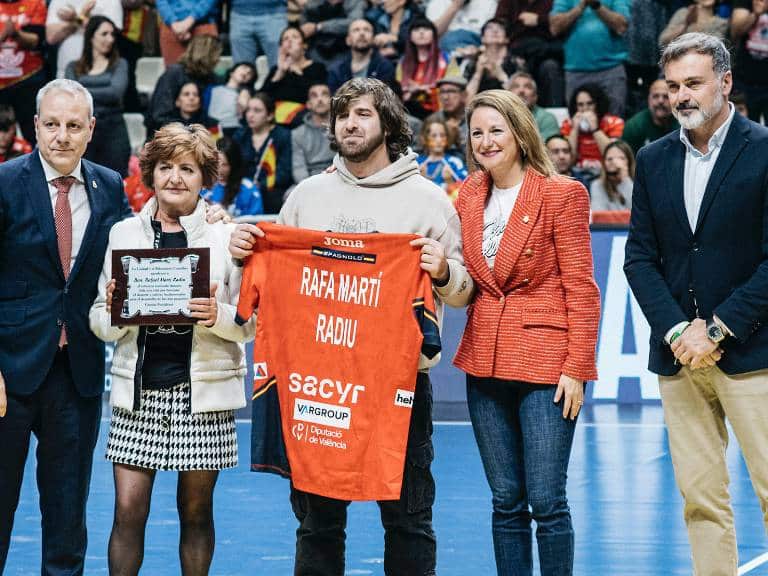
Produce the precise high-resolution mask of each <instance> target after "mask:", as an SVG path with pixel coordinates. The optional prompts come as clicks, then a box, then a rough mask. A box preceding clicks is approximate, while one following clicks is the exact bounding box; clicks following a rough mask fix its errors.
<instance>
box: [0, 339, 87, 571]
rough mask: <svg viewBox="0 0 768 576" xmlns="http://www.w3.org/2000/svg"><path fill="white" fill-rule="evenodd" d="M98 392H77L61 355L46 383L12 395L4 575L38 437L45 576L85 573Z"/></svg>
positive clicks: (7, 421)
mask: <svg viewBox="0 0 768 576" xmlns="http://www.w3.org/2000/svg"><path fill="white" fill-rule="evenodd" d="M100 419H101V396H95V397H92V398H83V397H82V396H80V395H79V394H78V392H77V390H76V389H75V384H74V382H73V380H72V371H71V369H70V366H69V358H68V355H67V352H66V351H64V352H61V351H60V352H57V353H56V357H55V359H54V361H53V364H52V366H51V369H50V371H49V372H48V375H47V376H46V379H45V381H44V382H43V384H42V385H41V386H40V388H38V389H37V390H36V391H35V392H33V393H32V394H30V395H29V396H18V395H15V394H12V393H9V394H8V411H7V412H6V416H5V418H0V438H2V445H3V448H2V458H0V574H2V573H3V571H4V570H5V562H6V558H7V556H8V548H9V546H10V538H11V528H12V527H13V518H14V514H15V512H16V508H17V506H18V503H19V493H20V491H21V483H22V479H23V475H24V464H25V462H26V459H27V452H28V451H29V440H30V437H31V434H33V433H34V435H35V437H36V438H37V442H38V444H37V487H38V490H39V492H40V511H41V514H42V532H43V538H42V569H41V573H42V574H43V575H44V576H64V575H65V574H66V575H67V576H72V575H76V574H82V573H83V565H84V562H85V548H86V544H87V540H88V538H87V533H86V528H85V504H86V501H87V499H88V489H89V486H90V482H91V466H92V462H93V450H94V448H95V447H96V440H97V438H98V434H99V422H100Z"/></svg>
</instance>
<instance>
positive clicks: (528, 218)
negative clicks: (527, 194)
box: [523, 214, 530, 224]
mask: <svg viewBox="0 0 768 576" xmlns="http://www.w3.org/2000/svg"><path fill="white" fill-rule="evenodd" d="M529 220H530V217H529V216H528V214H526V215H525V216H523V224H528V221H529Z"/></svg>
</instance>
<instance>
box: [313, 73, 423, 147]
mask: <svg viewBox="0 0 768 576" xmlns="http://www.w3.org/2000/svg"><path fill="white" fill-rule="evenodd" d="M362 96H371V98H372V99H373V106H374V108H376V112H378V114H379V120H380V121H381V131H382V132H383V133H384V141H385V142H386V145H387V154H388V155H389V160H390V161H391V162H394V161H395V160H397V159H398V158H399V157H400V156H402V155H403V154H405V153H406V152H407V151H408V147H409V146H410V145H411V138H412V132H411V127H410V126H409V125H408V117H407V116H406V114H405V108H404V107H403V102H402V101H401V100H400V98H398V97H397V96H396V95H395V93H394V92H393V91H392V89H391V88H390V87H389V86H387V85H386V84H384V82H382V81H381V80H377V79H376V78H352V79H351V80H347V81H346V82H344V84H342V85H341V86H340V87H339V89H338V90H337V91H336V94H335V95H334V97H333V98H332V99H331V119H330V127H329V130H328V132H329V137H330V140H331V149H332V150H334V151H336V152H338V150H339V145H338V142H337V141H336V118H338V117H339V116H340V115H342V114H346V113H347V112H348V111H349V107H350V104H351V103H352V101H353V100H357V99H358V98H360V97H362Z"/></svg>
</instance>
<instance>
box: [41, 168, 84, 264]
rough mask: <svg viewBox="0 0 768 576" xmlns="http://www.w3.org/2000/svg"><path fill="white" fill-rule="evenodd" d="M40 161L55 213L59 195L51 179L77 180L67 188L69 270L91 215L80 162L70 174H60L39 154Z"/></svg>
mask: <svg viewBox="0 0 768 576" xmlns="http://www.w3.org/2000/svg"><path fill="white" fill-rule="evenodd" d="M40 162H41V163H42V165H43V172H45V181H46V182H47V183H48V193H49V194H50V195H51V210H52V211H53V213H54V214H55V213H56V198H58V196H59V192H58V190H56V186H54V185H53V184H51V181H52V180H55V179H56V178H60V177H61V176H73V177H74V178H75V179H76V180H77V181H76V182H75V183H74V184H72V188H70V189H69V207H70V209H71V210H72V262H71V264H70V270H72V269H73V268H74V267H75V260H76V259H77V254H78V252H79V251H80V245H81V244H82V243H83V236H85V227H86V226H88V219H89V218H90V217H91V205H90V204H89V203H88V194H87V193H86V191H85V184H84V181H83V168H82V162H81V161H78V163H77V165H76V166H75V168H74V170H72V172H71V173H70V174H61V173H60V172H59V171H58V170H56V168H54V167H53V166H51V165H50V164H48V162H46V161H45V158H43V155H42V154H40Z"/></svg>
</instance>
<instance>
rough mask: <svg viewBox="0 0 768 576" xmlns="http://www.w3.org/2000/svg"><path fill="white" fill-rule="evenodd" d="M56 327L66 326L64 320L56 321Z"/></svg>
mask: <svg viewBox="0 0 768 576" xmlns="http://www.w3.org/2000/svg"><path fill="white" fill-rule="evenodd" d="M56 326H64V320H62V319H61V318H57V319H56Z"/></svg>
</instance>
